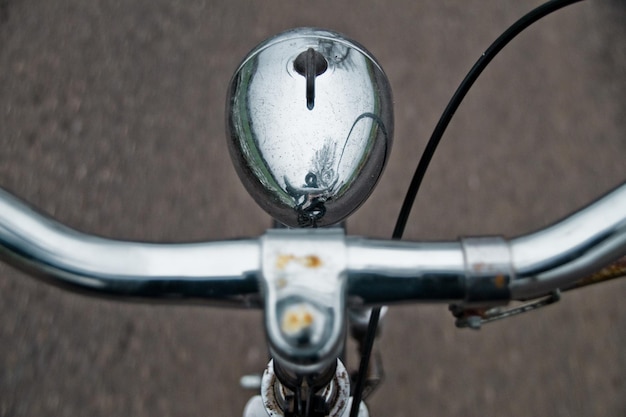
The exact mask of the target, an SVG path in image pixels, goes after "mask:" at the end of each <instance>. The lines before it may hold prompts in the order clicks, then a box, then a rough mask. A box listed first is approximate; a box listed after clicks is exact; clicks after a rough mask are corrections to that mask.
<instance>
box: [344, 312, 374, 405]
mask: <svg viewBox="0 0 626 417" xmlns="http://www.w3.org/2000/svg"><path fill="white" fill-rule="evenodd" d="M380 309H381V308H380V307H376V308H373V309H372V312H371V314H370V321H369V324H368V325H367V333H366V335H365V342H364V345H363V349H362V352H363V353H362V354H361V363H359V373H358V376H357V379H356V385H355V387H354V394H353V395H352V408H350V417H358V415H359V405H360V404H361V399H362V398H363V388H365V381H366V379H367V368H368V367H369V364H370V357H371V356H372V347H373V346H374V339H375V338H376V328H377V327H378V319H379V318H380Z"/></svg>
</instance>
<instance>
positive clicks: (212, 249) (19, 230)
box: [0, 189, 260, 306]
mask: <svg viewBox="0 0 626 417" xmlns="http://www.w3.org/2000/svg"><path fill="white" fill-rule="evenodd" d="M0 255H1V256H2V257H3V258H4V259H5V260H6V261H7V262H9V263H11V264H13V265H14V266H16V267H18V268H20V269H23V270H26V271H27V272H29V273H34V274H36V275H38V276H41V277H44V278H48V279H49V281H50V282H52V283H54V284H57V285H62V286H68V287H70V288H72V289H76V290H86V291H90V292H95V293H96V294H98V295H103V296H107V295H109V296H116V297H120V296H122V297H133V298H134V297H140V298H153V299H154V298H158V299H172V300H176V299H185V300H189V299H200V300H214V301H226V302H234V303H235V304H238V305H244V306H247V305H249V304H256V303H257V301H255V298H256V296H257V293H258V284H257V278H256V272H257V271H258V270H259V269H260V246H259V243H258V241H257V240H240V241H227V242H215V243H185V244H180V243H177V244H154V243H138V242H125V241H118V240H112V239H105V238H101V237H96V236H91V235H87V234H84V233H80V232H77V231H75V230H73V229H70V228H68V227H65V226H63V225H61V224H60V223H58V222H56V221H54V220H51V219H49V218H47V217H44V216H42V215H41V214H38V213H37V212H35V211H34V210H32V209H31V208H30V207H28V206H27V205H26V204H24V203H23V202H21V201H20V200H18V199H17V198H15V197H13V196H12V195H11V194H10V193H8V192H6V191H5V190H2V189H0Z"/></svg>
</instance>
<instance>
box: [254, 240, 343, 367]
mask: <svg viewBox="0 0 626 417" xmlns="http://www.w3.org/2000/svg"><path fill="white" fill-rule="evenodd" d="M261 257H262V258H261V259H262V274H261V286H262V292H263V298H264V303H265V327H266V329H267V336H268V339H269V347H270V352H271V354H272V356H273V357H274V359H276V361H277V362H279V363H280V365H281V366H282V367H284V368H286V369H288V370H289V371H291V372H295V373H299V374H311V373H317V372H320V371H322V370H323V369H325V368H327V367H328V366H329V365H330V364H331V363H332V361H334V360H336V358H337V357H338V356H339V354H340V353H341V350H342V348H343V340H344V335H345V331H346V329H345V327H346V324H345V323H346V320H345V287H346V265H347V256H346V244H345V235H344V232H343V230H341V229H315V230H296V229H289V230H286V229H274V230H270V231H268V232H267V233H266V234H265V235H264V236H263V238H262V249H261Z"/></svg>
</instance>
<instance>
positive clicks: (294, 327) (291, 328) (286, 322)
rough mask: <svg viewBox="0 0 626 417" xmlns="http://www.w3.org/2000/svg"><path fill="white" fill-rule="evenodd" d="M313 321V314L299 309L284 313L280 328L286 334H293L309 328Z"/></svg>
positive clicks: (301, 308)
mask: <svg viewBox="0 0 626 417" xmlns="http://www.w3.org/2000/svg"><path fill="white" fill-rule="evenodd" d="M314 320H315V319H314V317H313V314H311V312H310V311H309V310H308V309H306V308H305V307H300V308H297V309H293V310H290V311H287V312H286V313H285V315H284V316H283V320H282V323H281V328H282V330H283V331H284V332H285V333H287V334H294V333H298V332H301V331H302V330H304V329H306V328H307V327H310V326H311V325H312V324H313V321H314Z"/></svg>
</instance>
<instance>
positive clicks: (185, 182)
mask: <svg viewBox="0 0 626 417" xmlns="http://www.w3.org/2000/svg"><path fill="white" fill-rule="evenodd" d="M536 4H538V2H537V1H527V0H525V1H515V2H502V1H499V0H471V1H470V0H466V1H463V2H461V1H457V2H455V1H441V0H431V1H408V0H404V1H397V2H391V1H387V2H384V1H356V0H353V1H317V2H300V1H288V2H281V1H269V0H268V1H230V0H225V1H214V2H209V1H201V0H190V1H184V2H183V1H175V0H170V1H165V0H138V1H133V2H122V1H96V0H57V1H45V0H0V185H1V186H2V187H4V188H6V189H9V190H11V191H12V192H14V193H16V194H17V195H19V196H20V197H21V198H23V199H25V200H27V201H28V202H30V203H31V204H32V205H34V206H36V207H38V208H40V209H41V210H43V211H44V212H46V213H48V214H49V215H51V216H53V217H55V218H56V219H58V220H60V221H62V222H64V223H67V224H68V225H70V226H72V227H74V228H77V229H79V230H82V231H86V232H91V233H96V234H99V235H104V236H109V237H115V238H120V239H137V240H147V241H190V240H201V239H221V238H231V237H240V236H257V235H259V234H260V233H262V232H263V231H264V230H265V228H267V227H268V226H269V225H270V221H269V220H268V218H267V216H266V215H265V214H264V213H263V212H262V211H261V210H260V209H259V208H257V206H256V205H255V203H254V202H253V200H252V199H251V198H250V197H248V196H247V194H246V193H245V191H244V189H243V187H242V186H241V184H240V183H239V180H238V178H237V176H236V174H235V171H234V169H233V168H232V167H231V166H230V160H229V157H228V155H227V150H226V144H225V133H224V118H225V116H224V102H225V96H226V88H227V85H228V81H229V79H230V77H231V75H232V73H233V71H234V70H235V68H236V66H237V65H238V63H239V61H240V60H241V59H242V58H243V57H244V56H245V54H246V53H247V52H248V51H249V50H250V49H251V48H252V47H253V46H254V45H256V44H257V43H258V42H260V41H261V40H263V39H264V38H266V37H268V36H271V35H273V34H275V33H278V32H280V31H282V30H284V29H288V28H291V27H296V26H319V27H325V28H329V29H333V30H336V31H339V32H343V33H345V34H347V35H348V36H349V37H351V38H353V39H355V40H357V41H358V42H360V43H362V44H363V45H365V46H366V47H367V48H368V49H369V50H370V51H371V52H372V53H373V54H374V55H375V56H376V57H377V58H378V59H379V61H380V62H381V64H382V66H383V68H385V70H386V72H387V74H388V76H389V79H390V81H391V84H392V86H393V88H394V98H395V114H396V135H395V143H394V149H393V152H392V155H391V159H390V163H389V166H388V169H387V170H386V172H385V175H384V177H383V179H382V181H381V183H380V185H379V186H378V188H377V190H376V191H375V192H374V194H373V195H372V197H371V199H370V200H369V201H368V202H367V203H366V204H365V205H364V206H363V208H362V209H361V210H360V211H359V212H358V213H357V214H355V215H354V216H353V218H352V219H351V220H350V222H349V228H350V231H351V233H353V234H360V235H366V236H377V237H388V236H389V235H390V234H391V230H392V228H393V223H394V220H395V215H396V214H397V212H398V210H399V205H400V201H401V199H402V197H403V193H404V191H405V188H406V187H407V185H408V182H409V176H410V174H411V173H412V171H413V169H414V166H415V163H416V160H417V158H418V156H419V155H420V153H421V151H422V150H423V148H424V146H425V144H426V140H427V138H428V136H429V135H430V133H431V131H432V129H433V127H434V125H435V123H436V121H437V119H438V117H439V115H440V113H441V111H442V110H443V108H444V106H445V104H446V102H447V100H448V99H449V97H450V96H451V94H452V93H453V91H454V89H455V88H456V86H457V85H458V83H459V82H460V80H461V79H462V78H463V76H464V74H465V73H466V71H467V70H468V69H469V68H470V67H471V65H472V64H473V63H474V62H475V60H476V59H477V58H478V57H479V56H480V54H481V53H482V51H483V50H484V49H485V48H486V47H487V46H488V44H489V43H490V42H491V41H492V40H493V39H495V37H496V36H498V34H499V33H500V32H501V31H503V30H504V29H505V28H506V27H507V26H508V25H509V24H511V23H512V22H513V21H514V20H515V19H517V18H518V17H520V16H521V15H522V14H523V13H524V12H525V11H527V10H529V9H530V8H531V7H533V6H534V5H536ZM625 21H626V4H625V3H624V2H623V1H618V0H604V1H600V0H598V1H587V2H583V4H578V5H574V6H571V7H570V8H569V9H567V10H564V11H562V12H560V13H559V14H558V15H555V16H552V17H549V18H547V19H545V21H542V22H540V23H538V24H537V25H536V26H534V27H533V28H532V29H531V30H530V31H529V32H528V33H526V34H524V35H522V36H521V37H520V38H519V39H518V40H516V41H514V43H513V44H512V45H511V46H510V47H509V48H508V49H506V50H505V51H503V53H502V54H501V55H500V56H499V57H498V58H497V59H496V60H495V61H494V63H493V65H492V66H491V67H489V68H488V69H487V70H486V72H485V73H484V75H483V76H482V77H481V78H480V80H479V81H478V83H477V85H476V87H475V89H474V90H473V91H472V92H471V93H470V94H469V96H468V97H467V100H466V102H465V103H464V105H463V106H462V108H461V109H460V110H459V111H458V113H457V116H456V117H455V119H454V121H453V122H452V124H451V126H450V129H449V131H448V132H447V134H446V136H445V138H444V141H443V143H442V145H441V149H440V151H439V153H438V154H437V155H436V157H435V159H434V161H433V164H432V168H431V171H430V172H429V174H428V175H427V177H426V181H425V184H424V189H423V194H422V195H421V196H420V198H419V201H418V203H417V204H416V206H415V209H414V212H413V217H412V219H411V221H410V224H409V227H408V230H407V234H406V238H408V239H414V240H415V239H450V238H455V237H456V236H458V235H468V234H504V235H506V236H515V235H518V234H521V233H526V232H530V231H532V230H535V229H537V228H539V227H542V226H544V225H547V224H549V223H551V222H553V221H555V220H557V219H559V218H560V217H562V216H564V215H566V214H567V213H569V212H571V211H573V210H575V209H577V208H579V207H581V206H583V205H585V204H586V203H588V202H590V201H591V200H592V199H594V198H596V197H598V196H600V195H602V194H603V193H605V192H607V191H608V190H610V189H611V188H612V187H614V186H616V185H618V184H619V183H621V182H622V181H624V180H625V179H626V163H625V162H624V161H625V155H626V136H625V132H626V26H625V25H624V22H625ZM625 295H626V282H623V281H622V282H615V283H611V284H606V285H604V286H599V287H596V288H592V289H589V290H584V291H580V292H578V293H568V294H566V296H565V297H564V299H563V300H562V301H561V302H560V303H558V304H557V305H555V306H552V307H549V308H546V309H544V310H542V311H537V312H533V313H529V314H527V315H526V316H524V317H519V318H514V319H510V320H508V321H504V322H501V323H497V324H493V325H490V326H487V327H485V328H484V329H482V330H481V331H480V332H471V331H468V330H465V331H463V330H457V329H455V328H454V325H453V319H452V317H450V316H449V314H448V312H447V309H446V307H445V306H402V307H394V308H392V309H391V311H390V313H389V315H388V316H387V318H386V323H385V328H384V332H383V336H382V340H381V342H382V343H381V345H380V346H381V350H382V355H383V358H384V361H385V370H386V382H385V385H384V387H383V388H382V389H381V390H380V391H379V392H378V393H377V394H376V395H375V396H374V397H373V398H372V399H371V401H370V402H369V403H370V407H371V411H372V415H373V416H390V417H391V416H393V417H402V416H418V415H421V416H479V415H481V416H509V417H514V416H554V417H560V416H616V417H617V416H624V415H626V396H625V395H624V393H625V392H626V377H625V375H626V348H625V345H626V303H624V296H625ZM260 323H261V315H260V312H258V311H235V310H219V309H216V308H202V307H173V306H153V305H137V304H124V303H117V302H113V301H105V300H98V299H92V298H86V297H84V296H80V295H75V294H69V293H65V292H63V291H61V290H59V289H57V288H51V287H48V286H46V285H45V284H43V283H40V282H38V281H34V280H32V279H29V278H28V277H27V276H26V275H24V274H22V273H20V272H17V271H16V270H14V269H12V268H10V267H8V266H5V265H2V266H0V416H2V417H16V416H57V417H61V416H94V417H95V416H124V415H125V416H137V417H141V416H207V415H208V416H237V415H241V411H242V409H243V405H244V404H245V402H246V400H247V398H248V397H249V396H250V395H252V393H250V392H246V391H244V390H243V389H241V388H239V386H238V380H239V377H240V376H241V375H243V374H246V373H254V372H259V371H260V370H261V369H262V368H263V366H264V364H265V361H266V353H265V352H266V350H265V347H264V336H263V331H262V329H261V328H260Z"/></svg>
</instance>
